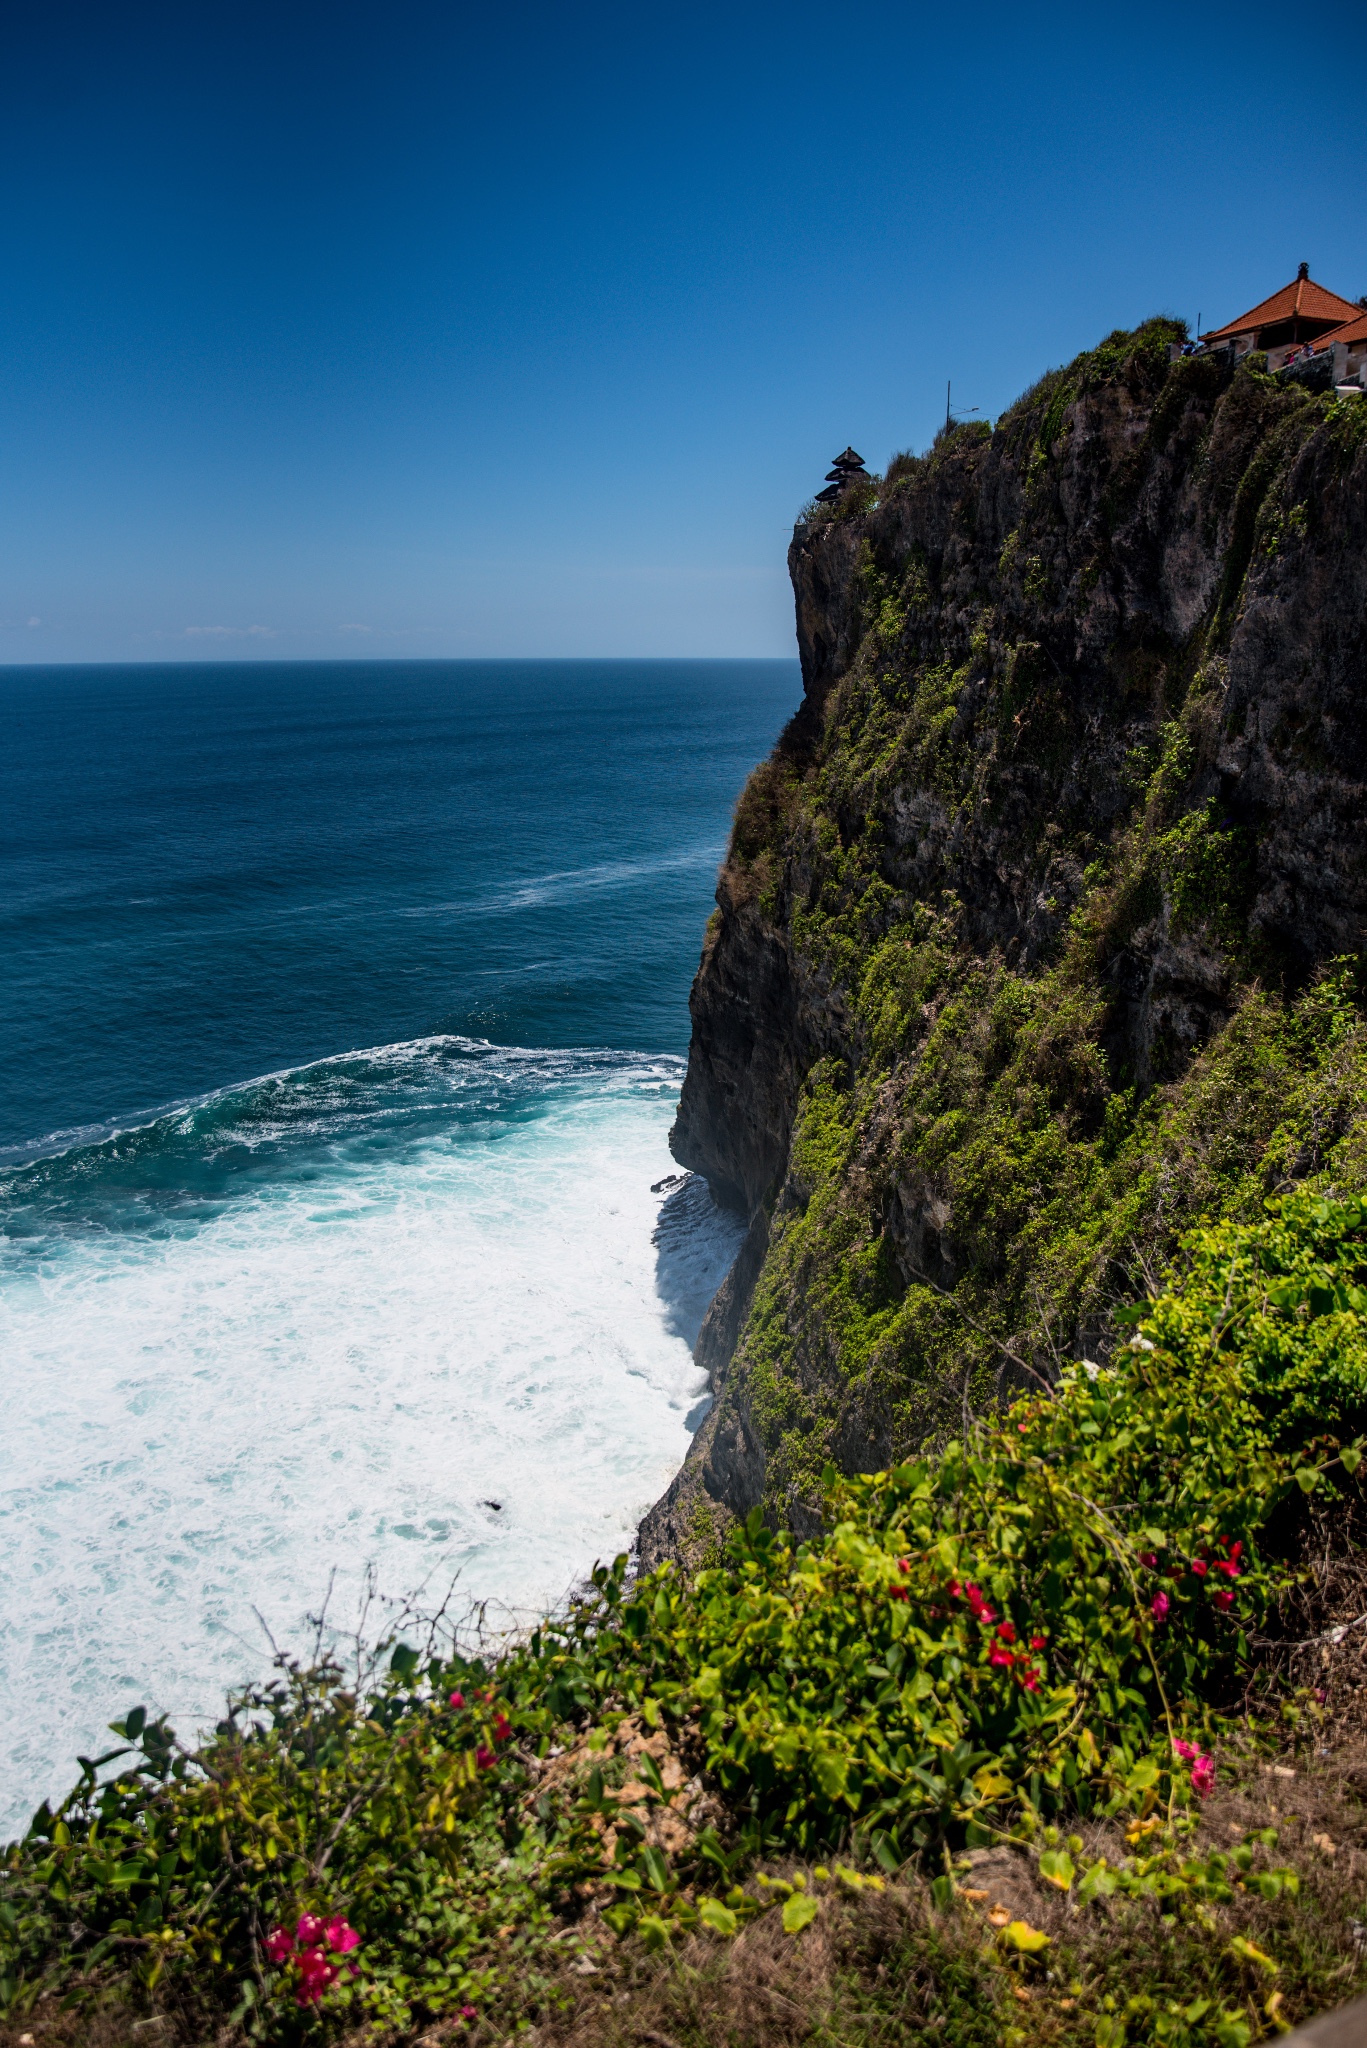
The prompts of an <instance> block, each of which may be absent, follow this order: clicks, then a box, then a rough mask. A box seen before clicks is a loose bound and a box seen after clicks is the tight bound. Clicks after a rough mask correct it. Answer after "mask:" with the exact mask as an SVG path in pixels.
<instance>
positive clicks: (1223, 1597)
mask: <svg viewBox="0 0 1367 2048" xmlns="http://www.w3.org/2000/svg"><path fill="white" fill-rule="evenodd" d="M1211 1598H1212V1600H1213V1601H1214V1604H1215V1605H1216V1606H1217V1607H1232V1606H1233V1605H1234V1594H1233V1591H1232V1589H1231V1588H1230V1587H1228V1586H1226V1587H1225V1588H1224V1589H1223V1591H1222V1592H1219V1593H1214V1594H1212V1595H1211Z"/></svg>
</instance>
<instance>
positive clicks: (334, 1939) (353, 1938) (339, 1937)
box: [324, 1915, 361, 1956]
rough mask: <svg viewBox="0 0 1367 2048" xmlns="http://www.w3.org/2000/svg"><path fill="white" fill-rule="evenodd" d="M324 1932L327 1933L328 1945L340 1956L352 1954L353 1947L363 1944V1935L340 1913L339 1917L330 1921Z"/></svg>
mask: <svg viewBox="0 0 1367 2048" xmlns="http://www.w3.org/2000/svg"><path fill="white" fill-rule="evenodd" d="M324 1933H325V1934H326V1935H327V1944H328V1947H329V1948H330V1949H333V1950H335V1952H336V1953H337V1954H338V1955H339V1956H347V1955H350V1954H351V1951H352V1949H354V1948H359V1947H360V1946H361V1937H360V1935H359V1934H358V1933H357V1932H356V1929H355V1928H354V1927H349V1926H348V1925H347V1923H346V1921H345V1920H343V1919H342V1918H341V1917H340V1915H339V1916H338V1918H337V1919H335V1920H329V1921H328V1924H327V1926H326V1928H325V1929H324Z"/></svg>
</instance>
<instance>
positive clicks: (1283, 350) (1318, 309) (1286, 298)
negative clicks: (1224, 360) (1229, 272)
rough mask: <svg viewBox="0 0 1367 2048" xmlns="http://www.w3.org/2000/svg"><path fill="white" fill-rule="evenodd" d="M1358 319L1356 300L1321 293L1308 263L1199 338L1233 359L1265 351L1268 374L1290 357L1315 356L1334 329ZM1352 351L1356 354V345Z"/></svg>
mask: <svg viewBox="0 0 1367 2048" xmlns="http://www.w3.org/2000/svg"><path fill="white" fill-rule="evenodd" d="M1362 317H1363V306H1362V303H1361V301H1355V300H1353V299H1341V298H1340V297H1339V295H1338V293H1337V292H1330V291H1326V290H1325V288H1324V286H1323V285H1322V284H1316V283H1315V280H1314V278H1313V277H1311V275H1310V265H1309V264H1308V263H1302V265H1301V267H1300V269H1299V270H1298V271H1297V272H1296V275H1295V277H1294V278H1293V279H1292V280H1291V283H1290V284H1287V285H1283V286H1282V288H1281V290H1280V291H1279V292H1273V294H1272V296H1271V298H1270V299H1264V300H1263V302H1262V304H1261V305H1259V306H1254V307H1252V308H1251V310H1250V311H1249V312H1247V313H1241V314H1240V316H1239V318H1238V319H1237V320H1230V321H1228V322H1227V323H1226V324H1225V326H1223V327H1215V328H1212V329H1211V330H1210V331H1209V332H1208V333H1206V334H1203V335H1201V336H1200V337H1199V339H1200V341H1201V343H1202V345H1203V347H1205V348H1229V347H1232V348H1233V350H1234V353H1235V355H1236V356H1244V355H1247V354H1248V353H1249V352H1250V350H1252V349H1255V348H1258V349H1265V350H1266V351H1267V367H1268V368H1269V370H1282V369H1285V367H1286V365H1287V363H1288V362H1290V361H1291V360H1292V358H1293V357H1298V356H1300V355H1302V354H1303V353H1318V351H1319V350H1320V349H1321V348H1322V347H1324V346H1325V345H1326V344H1327V343H1328V342H1329V341H1330V340H1331V338H1333V337H1334V336H1335V333H1336V330H1340V329H1343V328H1345V327H1352V326H1356V325H1359V324H1360V323H1361V320H1362ZM1354 352H1355V354H1358V355H1360V354H1361V343H1360V342H1359V343H1358V344H1357V347H1356V349H1355V351H1354ZM1345 361H1346V358H1345Z"/></svg>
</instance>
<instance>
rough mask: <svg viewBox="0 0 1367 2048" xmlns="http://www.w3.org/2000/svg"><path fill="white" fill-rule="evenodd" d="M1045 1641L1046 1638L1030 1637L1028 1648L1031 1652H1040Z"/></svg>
mask: <svg viewBox="0 0 1367 2048" xmlns="http://www.w3.org/2000/svg"><path fill="white" fill-rule="evenodd" d="M1047 1641H1048V1638H1047V1636H1031V1638H1030V1647H1031V1649H1032V1650H1042V1649H1043V1648H1044V1645H1045V1643H1046V1642H1047Z"/></svg>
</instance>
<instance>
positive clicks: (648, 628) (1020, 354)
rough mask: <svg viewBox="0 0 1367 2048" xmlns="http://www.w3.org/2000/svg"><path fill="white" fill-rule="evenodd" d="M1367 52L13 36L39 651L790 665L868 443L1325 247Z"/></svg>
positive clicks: (407, 32) (1332, 267)
mask: <svg viewBox="0 0 1367 2048" xmlns="http://www.w3.org/2000/svg"><path fill="white" fill-rule="evenodd" d="M1365 53H1367V44H1364V42H1363V39H1362V38H1361V37H1359V36H1356V35H1354V34H1352V33H1351V32H1349V31H1348V29H1347V17H1342V18H1341V19H1340V20H1339V22H1338V27H1337V29H1336V28H1335V26H1334V24H1333V23H1332V22H1330V21H1329V20H1328V18H1325V19H1324V20H1321V18H1320V17H1318V16H1315V17H1311V16H1306V15H1304V14H1299V13H1296V12H1295V11H1294V10H1288V9H1287V8H1286V7H1285V6H1281V7H1278V8H1276V9H1273V8H1270V7H1264V6H1260V5H1258V4H1256V0H1255V4H1248V5H1243V6H1240V7H1239V8H1237V9H1235V8H1233V7H1230V6H1222V7H1219V8H1215V7H1210V6H1202V5H1199V4H1196V5H1190V4H1189V5H1186V6H1183V7H1180V8H1179V7H1176V6H1169V5H1165V4H1163V0H1155V4H1150V5H1148V6H1146V7H1144V8H1142V9H1139V10H1116V9H1106V8H1097V7H1095V6H1091V7H1088V8H1085V9H1076V10H1074V9H1069V8H1062V7H1042V8H1036V9H1033V10H1031V9H1022V8H1019V7H1015V8H1009V9H1008V8H997V7H994V6H991V5H988V6H986V7H982V8H979V9H977V10H959V9H952V10H951V9H945V8H935V9H932V8H928V7H921V6H918V5H902V6H893V5H884V4H881V0H879V4H853V5H850V4H846V5H845V6H843V7H839V8H837V7H832V6H830V5H829V4H828V0H827V4H823V5H821V6H819V7H818V6H812V5H807V4H804V0H795V4H790V5H787V6H784V7H782V8H780V7H777V6H747V5H744V4H739V5H734V4H733V5H728V6H726V7H713V6H707V5H702V6H698V5H695V6H693V7H690V8H688V9H686V10H685V9H682V8H677V7H674V8H659V7H657V8H654V9H641V8H639V7H633V8H628V7H615V6H604V5H595V4H593V0H588V4H587V5H585V6H582V7H581V8H579V9H577V10H575V9H568V8H565V9H551V8H544V7H539V6H521V7H519V6H513V7H504V8H502V9H499V10H488V9H485V8H481V9H478V10H476V9H474V8H470V7H466V6H462V5H455V6H452V5H446V6H440V7H439V6H435V5H429V4H426V0H410V4H400V5H397V6H395V5H390V6H387V7H380V6H378V5H373V4H372V5H370V6H368V7H360V6H351V5H348V4H346V0H340V4H337V5H332V6H329V7H328V8H327V9H323V8H321V7H319V8H312V7H305V6H294V7H291V6H289V5H288V4H283V5H281V4H278V0H277V4H274V5H272V6H271V7H264V6H259V7H258V6H255V5H253V4H250V0H248V4H245V5H235V6H233V7H231V8H229V7H227V6H224V5H222V4H208V5H198V6H195V7H193V8H186V7H184V6H183V5H178V6H177V7H175V8H172V7H169V6H168V7H166V8H164V9H158V8H152V7H146V6H139V5H137V4H136V0H133V4H131V5H129V6H127V7H125V8H120V9H109V8H103V9H101V10H99V11H98V12H96V11H95V10H94V9H78V8H65V7H63V6H62V5H61V4H60V0H58V4H54V5H50V6H47V7H44V8H41V9H28V10H25V11H24V12H23V13H22V14H21V12H20V10H18V9H15V10H13V11H12V12H11V14H10V15H9V17H8V21H7V28H6V62H5V64H4V67H3V71H0V165H3V175H4V185H5V192H6V203H5V206H4V208H3V209H2V210H0V261H2V262H3V274H4V279H5V291H4V294H3V300H2V301H0V660H4V661H73V660H115V661H123V660H149V659H174V660H184V659H187V658H196V657H205V656H212V657H214V658H219V659H221V658H223V657H225V656H237V655H241V656H243V657H244V658H250V657H252V656H268V657H270V658H272V659H281V658H289V657H310V658H312V657H319V656H323V657H337V656H347V655H372V656H379V655H434V656H436V655H440V656H451V655H498V654H510V655H555V654H567V655H586V654H587V655H595V654H599V655H652V654H658V655H668V654H681V655H708V654H719V655H720V654H728V655H747V654H754V655H769V654H784V653H788V652H790V651H791V649H792V621H791V606H790V599H789V593H788V588H787V581H786V576H785V572H784V566H783V561H784V552H785V548H786V545H787V540H788V535H789V531H790V528H791V523H792V518H793V515H794V512H795V511H796V509H797V507H798V505H799V504H800V503H801V502H802V501H803V500H804V499H805V498H806V497H808V496H809V495H810V493H811V491H812V490H813V489H814V488H815V487H817V486H819V484H820V481H821V477H822V473H823V471H824V470H825V468H826V467H827V463H828V459H829V457H830V456H831V455H833V454H834V453H835V452H836V450H837V449H839V448H841V447H843V446H844V445H845V443H846V442H847V441H853V443H854V445H855V446H856V447H857V448H858V449H859V450H860V451H861V452H862V453H863V455H864V456H865V457H866V459H867V460H868V461H869V462H870V464H871V465H874V466H881V464H882V463H883V462H884V461H885V460H886V458H887V456H888V455H889V453H891V451H892V450H894V449H896V448H902V447H908V446H912V447H922V446H924V445H925V444H926V443H927V442H928V441H929V439H930V437H931V435H932V434H933V432H934V430H935V427H936V424H937V421H938V420H939V419H941V418H942V417H943V414H944V404H945V382H946V379H947V378H952V379H953V381H954V391H955V398H956V402H958V401H962V403H963V404H964V405H966V406H967V405H977V406H978V407H980V408H981V409H982V410H983V411H984V412H985V413H987V414H989V415H991V414H994V413H996V412H998V411H1000V410H1001V409H1002V408H1003V407H1004V406H1005V405H1006V404H1008V403H1009V401H1010V400H1011V399H1012V398H1013V397H1014V396H1015V395H1016V393H1017V392H1018V391H1020V390H1021V389H1022V388H1023V386H1024V385H1026V384H1027V383H1029V382H1030V381H1032V380H1033V379H1034V378H1035V377H1036V376H1037V375H1038V374H1039V373H1040V372H1041V371H1042V370H1043V369H1045V368H1047V367H1048V366H1049V365H1050V364H1053V363H1057V362H1060V361H1064V360H1066V359H1067V358H1068V357H1069V356H1071V355H1073V354H1074V353H1076V351H1077V350H1078V349H1080V348H1083V347H1086V346H1088V345H1090V344H1091V343H1092V342H1094V341H1095V340H1097V339H1098V338H1099V337H1100V335H1101V334H1103V333H1104V332H1106V331H1107V330H1108V329H1109V328H1112V327H1115V326H1118V325H1122V324H1125V325H1128V324H1131V323H1132V322H1134V321H1136V320H1138V319H1141V318H1143V317H1144V316H1145V315H1146V314H1149V313H1151V312H1156V311H1174V312H1178V313H1182V314H1185V315H1186V316H1187V317H1188V318H1190V319H1192V320H1194V319H1195V317H1196V315H1197V313H1198V312H1199V313H1201V314H1202V315H1203V316H1204V320H1205V323H1206V324H1207V325H1209V324H1211V323H1212V322H1214V321H1216V320H1217V319H1218V320H1223V319H1226V318H1228V317H1230V316H1232V315H1233V314H1235V313H1237V312H1239V311H1241V310H1242V309H1243V308H1244V307H1245V306H1247V305H1248V304H1250V303H1252V302H1253V301H1254V300H1256V299H1258V298H1261V297H1262V296H1264V295H1265V293H1267V292H1269V291H1271V290H1273V289H1274V288H1275V287H1276V286H1278V285H1280V284H1282V283H1284V282H1285V281H1286V279H1287V278H1288V277H1289V276H1291V275H1292V274H1293V272H1294V270H1295V266H1296V264H1297V262H1298V261H1300V260H1301V259H1306V260H1308V261H1309V263H1310V265H1311V270H1312V273H1313V274H1314V275H1315V276H1316V277H1318V278H1319V279H1320V280H1321V281H1322V282H1323V283H1325V284H1327V285H1329V286H1330V287H1331V288H1333V289H1335V290H1338V291H1341V292H1343V293H1345V294H1347V295H1348V296H1350V297H1356V296H1357V295H1358V294H1359V293H1362V292H1367V235H1365V234H1364V218H1365V216H1364V212H1363V195H1364V191H1367V54H1365Z"/></svg>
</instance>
